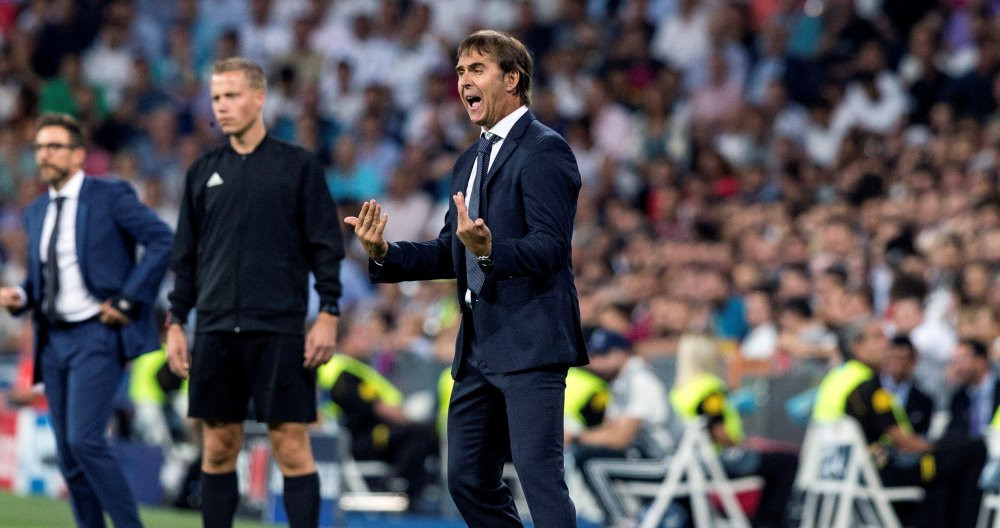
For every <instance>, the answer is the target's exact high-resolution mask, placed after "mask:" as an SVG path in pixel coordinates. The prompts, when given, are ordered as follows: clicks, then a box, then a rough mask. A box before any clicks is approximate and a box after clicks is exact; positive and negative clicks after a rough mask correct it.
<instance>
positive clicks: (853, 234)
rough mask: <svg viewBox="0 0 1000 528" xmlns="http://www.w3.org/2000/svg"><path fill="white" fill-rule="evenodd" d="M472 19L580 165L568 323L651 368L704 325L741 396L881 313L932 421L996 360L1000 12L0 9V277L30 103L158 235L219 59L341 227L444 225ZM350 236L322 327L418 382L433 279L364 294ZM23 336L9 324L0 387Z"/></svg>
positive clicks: (766, 3)
mask: <svg viewBox="0 0 1000 528" xmlns="http://www.w3.org/2000/svg"><path fill="white" fill-rule="evenodd" d="M482 27H490V28H496V29H502V30H505V31H508V32H510V33H511V34H513V35H514V36H516V37H517V38H518V39H520V40H521V41H522V42H524V43H525V44H526V45H527V47H528V48H529V50H530V51H531V52H532V54H533V57H534V60H535V74H534V83H533V100H534V103H533V105H532V108H531V109H532V111H533V112H534V114H535V116H536V117H537V118H538V119H540V120H541V121H542V122H544V123H545V124H547V125H549V126H551V127H552V128H554V129H555V130H557V131H558V132H560V133H561V134H562V135H563V136H564V137H565V138H566V139H567V141H568V142H569V143H570V145H571V146H572V148H573V151H574V153H575V155H576V158H577V162H578V164H579V168H580V173H581V176H582V180H583V189H582V191H581V195H580V199H579V209H578V212H577V217H576V229H575V235H574V248H573V263H574V268H575V271H576V278H577V288H578V289H579V294H580V303H581V310H582V315H583V321H584V324H585V327H586V328H585V330H586V331H587V332H588V334H589V333H590V332H592V331H593V330H595V329H597V328H601V329H603V330H606V331H611V332H614V333H616V334H620V335H622V336H625V337H626V338H627V339H628V340H629V342H630V344H631V346H632V348H633V349H634V351H635V353H636V354H637V355H639V356H641V357H644V358H647V359H649V360H651V361H653V362H654V363H655V360H656V358H669V357H671V356H673V355H674V354H675V353H676V348H677V344H678V341H679V339H680V336H681V335H683V334H685V333H692V332H694V333H708V334H712V335H715V336H718V337H720V338H722V339H724V340H725V342H726V347H725V348H726V354H725V361H726V367H727V368H726V371H725V373H726V379H727V381H728V382H729V384H730V386H731V388H737V387H739V386H741V385H742V384H743V381H744V379H745V378H751V377H752V378H754V379H768V378H773V377H775V376H782V375H786V374H789V373H796V372H803V371H808V372H812V373H815V376H813V377H811V378H809V379H812V380H813V381H814V382H815V381H818V376H820V375H822V373H823V372H825V370H826V369H827V368H828V367H829V366H830V365H833V364H835V363H837V362H839V360H840V357H841V349H842V346H843V338H842V335H843V331H844V329H845V328H847V327H849V326H850V325H851V323H852V321H855V320H860V319H862V318H864V317H865V316H876V317H879V318H883V319H884V320H885V321H886V322H887V323H888V325H889V327H890V328H891V329H892V332H893V333H894V334H896V335H907V336H909V338H910V340H911V341H912V343H913V345H914V347H915V349H916V351H917V358H918V362H917V373H916V377H917V383H918V385H920V386H921V387H923V388H924V389H925V392H927V393H928V394H930V395H931V396H932V398H933V399H935V401H936V402H937V405H938V408H939V409H941V408H946V407H947V405H948V400H949V397H950V395H951V393H952V391H953V390H954V389H955V388H956V387H959V386H961V385H963V384H968V383H970V379H972V378H970V375H969V374H968V371H969V368H968V365H966V364H965V363H963V361H960V360H957V359H956V358H954V357H953V355H954V350H955V349H956V345H957V344H958V343H959V340H960V339H965V338H969V339H974V340H976V341H978V342H980V343H982V344H984V345H985V346H986V348H987V350H988V357H989V359H990V360H991V362H994V363H995V362H996V361H997V360H1000V341H998V339H1000V199H998V198H1000V188H998V186H1000V173H998V168H1000V114H998V108H1000V104H998V103H1000V77H998V75H997V72H998V71H1000V2H998V1H996V0H864V1H862V0H858V1H854V0H522V1H515V2H509V1H506V0H336V1H334V0H176V1H160V0H76V1H72V0H22V1H17V0H2V1H0V123H2V126H0V249H2V255H0V257H2V264H3V268H2V269H3V272H2V280H3V282H4V283H6V284H18V283H19V282H20V280H21V279H22V277H23V275H24V262H25V235H24V233H23V230H22V224H21V209H22V207H23V206H24V205H26V204H27V203H28V202H29V201H30V200H31V199H32V198H33V197H34V196H36V195H37V194H38V193H39V192H40V190H41V188H40V186H39V184H38V182H37V179H36V175H35V168H34V166H33V165H34V158H33V154H32V151H31V149H30V144H31V141H32V138H33V133H34V130H33V121H34V118H35V117H36V116H37V115H38V114H39V113H40V112H45V111H56V112H65V113H69V114H72V115H74V116H76V117H77V118H79V119H81V120H82V121H83V122H84V123H85V124H86V126H87V128H88V129H89V130H90V133H91V145H90V151H89V157H88V160H87V164H86V171H87V172H88V173H89V174H92V175H98V176H108V177H117V178H122V179H125V180H128V181H130V182H132V183H133V184H134V186H135V188H136V190H137V192H138V193H139V195H140V197H141V199H142V200H143V201H144V202H146V203H147V204H149V205H150V206H152V207H154V208H155V209H156V210H157V211H158V212H159V214H161V215H162V217H163V218H164V219H165V220H166V221H167V222H168V223H173V222H175V220H176V216H177V209H178V199H179V196H180V192H181V188H182V185H183V180H184V174H185V171H186V170H187V167H188V166H189V165H190V163H191V162H192V161H193V160H194V159H195V158H196V157H197V156H198V155H199V154H200V153H201V152H203V151H204V150H205V149H207V148H209V147H211V146H213V145H216V144H218V143H219V142H220V141H221V139H222V138H221V136H220V134H219V133H218V132H217V130H216V129H215V128H214V126H213V123H212V115H211V110H210V105H209V98H208V87H207V81H208V77H209V73H210V66H211V62H212V61H213V60H215V59H220V58H225V57H229V56H233V55H242V56H246V57H248V58H251V59H253V60H255V61H257V62H259V63H260V64H262V65H263V66H264V68H265V71H266V72H268V75H269V83H270V84H269V93H268V99H267V106H266V108H265V119H266V121H267V128H268V131H269V133H271V134H273V135H275V136H277V137H280V138H282V139H285V140H288V141H292V142H295V143H298V144H301V145H304V146H306V147H308V148H310V149H313V150H314V151H315V152H317V154H319V156H320V158H321V159H322V160H323V162H324V163H325V164H326V167H327V168H326V176H327V182H328V184H329V190H330V192H331V193H332V195H333V197H334V198H335V201H336V202H337V203H338V205H339V207H340V212H341V215H342V216H346V215H348V214H352V213H354V212H355V211H357V209H358V208H359V207H358V205H357V204H358V202H360V201H362V200H365V199H368V198H376V199H378V200H379V201H380V202H381V203H382V207H383V208H384V210H385V211H387V212H388V214H389V225H388V227H387V229H386V238H387V239H388V240H390V241H393V240H420V239H427V238H432V237H434V236H436V234H437V231H438V230H439V229H440V226H441V223H442V219H443V217H444V211H445V208H446V206H447V200H448V199H449V197H448V195H447V193H448V179H449V177H450V171H451V167H452V164H453V162H454V159H455V157H456V156H457V154H458V153H460V152H461V151H462V150H464V149H465V148H466V147H467V146H468V145H470V144H471V143H472V141H473V138H474V137H475V135H476V134H478V132H479V131H478V130H477V129H476V127H474V126H472V125H471V124H470V123H469V122H468V119H467V117H466V115H465V111H464V108H463V106H462V104H461V102H460V101H459V99H458V96H457V91H456V86H455V84H456V83H455V75H454V60H455V57H454V50H455V47H456V45H457V43H458V42H459V40H460V39H461V38H462V37H463V36H464V35H466V34H467V33H468V32H469V31H470V30H474V29H478V28H482ZM348 240H350V239H348ZM348 253H349V257H348V261H347V262H345V265H344V266H343V268H342V274H343V282H344V285H345V290H344V297H343V299H342V301H341V306H342V308H343V309H344V317H343V319H344V326H345V328H344V330H342V332H341V339H342V341H345V342H346V341H351V342H350V344H349V346H351V347H354V348H361V349H363V350H366V351H368V357H369V358H370V363H371V364H372V365H373V366H375V367H376V369H377V370H378V371H379V372H381V373H382V374H384V375H386V376H387V377H389V378H390V379H395V380H398V384H399V385H401V386H403V388H404V389H405V388H407V387H415V386H419V385H420V384H419V383H417V382H414V381H413V380H412V379H410V378H407V376H406V375H405V374H401V373H400V372H399V371H398V367H399V365H400V364H413V363H414V362H416V363H421V362H423V363H428V364H432V365H436V366H437V367H439V368H437V369H436V370H435V369H429V370H428V371H430V370H433V371H434V372H435V373H436V372H438V371H439V370H440V369H443V368H444V367H445V365H447V364H448V362H449V361H450V355H451V353H452V348H453V343H454V332H455V325H456V322H457V320H458V306H457V304H456V301H455V298H454V288H453V285H452V284H450V283H421V284H401V285H383V286H379V287H378V288H375V287H373V286H372V285H370V283H369V282H368V279H367V262H366V259H365V258H364V252H363V251H362V250H361V249H360V247H359V246H358V245H357V243H356V242H354V241H351V242H350V247H349V251H348ZM166 288H169V285H168V286H166ZM26 325H27V323H26V322H25V321H23V320H15V319H12V318H10V317H8V316H7V315H6V314H0V365H3V369H2V370H0V377H3V378H4V379H3V380H0V383H2V384H3V385H6V386H8V387H11V389H12V392H11V393H10V394H9V396H8V400H13V401H15V402H24V401H25V397H26V396H25V395H24V394H23V393H22V392H19V391H21V390H23V388H24V383H23V382H21V383H18V382H17V380H16V379H14V378H15V377H16V371H17V367H16V366H17V365H18V362H19V359H18V358H22V359H23V358H26V357H29V356H30V339H29V337H28V336H29V332H30V329H29V328H27V326H26ZM22 363H23V362H22ZM22 370H23V369H22ZM28 372H29V373H30V370H29V371H28ZM408 372H415V371H408ZM666 378H667V381H668V382H669V381H671V378H670V377H669V376H667V377H666ZM434 381H436V376H435V378H434ZM801 388H802V389H806V388H808V383H803V386H802V387H801ZM774 403H776V404H778V405H784V402H783V401H778V402H774Z"/></svg>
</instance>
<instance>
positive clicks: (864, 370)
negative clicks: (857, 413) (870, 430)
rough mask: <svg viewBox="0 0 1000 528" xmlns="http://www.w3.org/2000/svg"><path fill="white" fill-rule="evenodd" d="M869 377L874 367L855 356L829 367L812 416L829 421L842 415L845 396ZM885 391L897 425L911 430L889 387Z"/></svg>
mask: <svg viewBox="0 0 1000 528" xmlns="http://www.w3.org/2000/svg"><path fill="white" fill-rule="evenodd" d="M873 377H875V371H874V370H872V368H871V367H869V366H868V365H865V364H864V363H862V362H860V361H858V360H856V359H852V360H849V361H847V362H845V363H844V364H843V365H841V366H839V367H837V368H835V369H833V370H832V371H830V373H829V374H827V375H826V376H825V377H824V378H823V381H821V382H820V384H819V390H818V391H817V393H816V405H815V407H813V415H812V417H813V420H816V421H818V422H832V421H835V420H838V419H840V418H841V417H843V416H844V414H845V412H846V411H847V398H848V396H850V395H851V393H852V392H854V390H855V389H857V388H858V387H859V386H860V385H861V384H862V383H864V382H866V381H868V380H870V379H872V378H873ZM882 390H885V389H882ZM885 395H886V397H888V398H889V402H888V403H889V405H891V408H892V414H893V415H894V416H895V417H896V422H897V423H899V426H900V428H902V429H903V431H906V432H907V433H912V432H913V425H911V424H910V418H909V417H908V416H906V412H905V411H904V410H903V408H902V407H900V406H899V402H897V401H896V399H895V398H893V397H892V394H891V393H889V391H885Z"/></svg>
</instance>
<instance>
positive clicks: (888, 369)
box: [879, 335, 934, 438]
mask: <svg viewBox="0 0 1000 528" xmlns="http://www.w3.org/2000/svg"><path fill="white" fill-rule="evenodd" d="M916 365H917V349H915V348H914V347H913V343H911V342H910V340H909V339H908V338H907V337H906V336H902V335H898V336H896V337H894V338H892V346H890V347H889V350H888V351H887V352H886V355H885V361H884V363H883V364H882V370H881V372H880V373H879V381H880V382H881V383H882V387H884V388H885V390H887V391H888V392H889V393H890V394H892V397H893V398H895V400H896V403H897V404H899V407H900V408H901V409H902V410H903V411H904V412H905V413H906V416H907V418H909V419H910V425H912V426H913V432H914V433H917V434H918V435H920V436H922V437H924V438H926V437H927V431H928V430H929V429H930V427H931V415H932V414H934V401H933V400H931V399H930V397H929V396H927V395H926V394H924V393H923V391H921V390H920V389H919V388H918V387H917V386H916V385H915V384H914V381H913V371H914V368H915V367H916Z"/></svg>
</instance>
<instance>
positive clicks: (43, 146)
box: [31, 143, 78, 152]
mask: <svg viewBox="0 0 1000 528" xmlns="http://www.w3.org/2000/svg"><path fill="white" fill-rule="evenodd" d="M77 146H78V145H74V144H72V143H33V144H32V145H31V150H34V151H35V152H38V151H41V150H63V149H75V148H77Z"/></svg>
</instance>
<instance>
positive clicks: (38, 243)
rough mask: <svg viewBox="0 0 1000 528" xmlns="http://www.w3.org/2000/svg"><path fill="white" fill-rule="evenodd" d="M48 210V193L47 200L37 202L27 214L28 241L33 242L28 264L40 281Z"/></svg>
mask: <svg viewBox="0 0 1000 528" xmlns="http://www.w3.org/2000/svg"><path fill="white" fill-rule="evenodd" d="M47 208H48V193H46V195H45V199H40V200H38V201H36V202H35V203H34V204H33V205H32V206H31V208H30V209H28V210H27V211H26V212H25V213H26V214H28V215H29V217H28V220H29V221H28V222H27V226H28V240H31V241H33V243H32V244H31V245H30V251H29V254H28V263H29V264H30V270H31V272H32V273H35V274H37V276H38V278H39V279H40V278H41V269H42V258H41V255H40V254H39V252H40V251H41V247H42V226H43V225H44V224H45V211H46V209H47Z"/></svg>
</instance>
